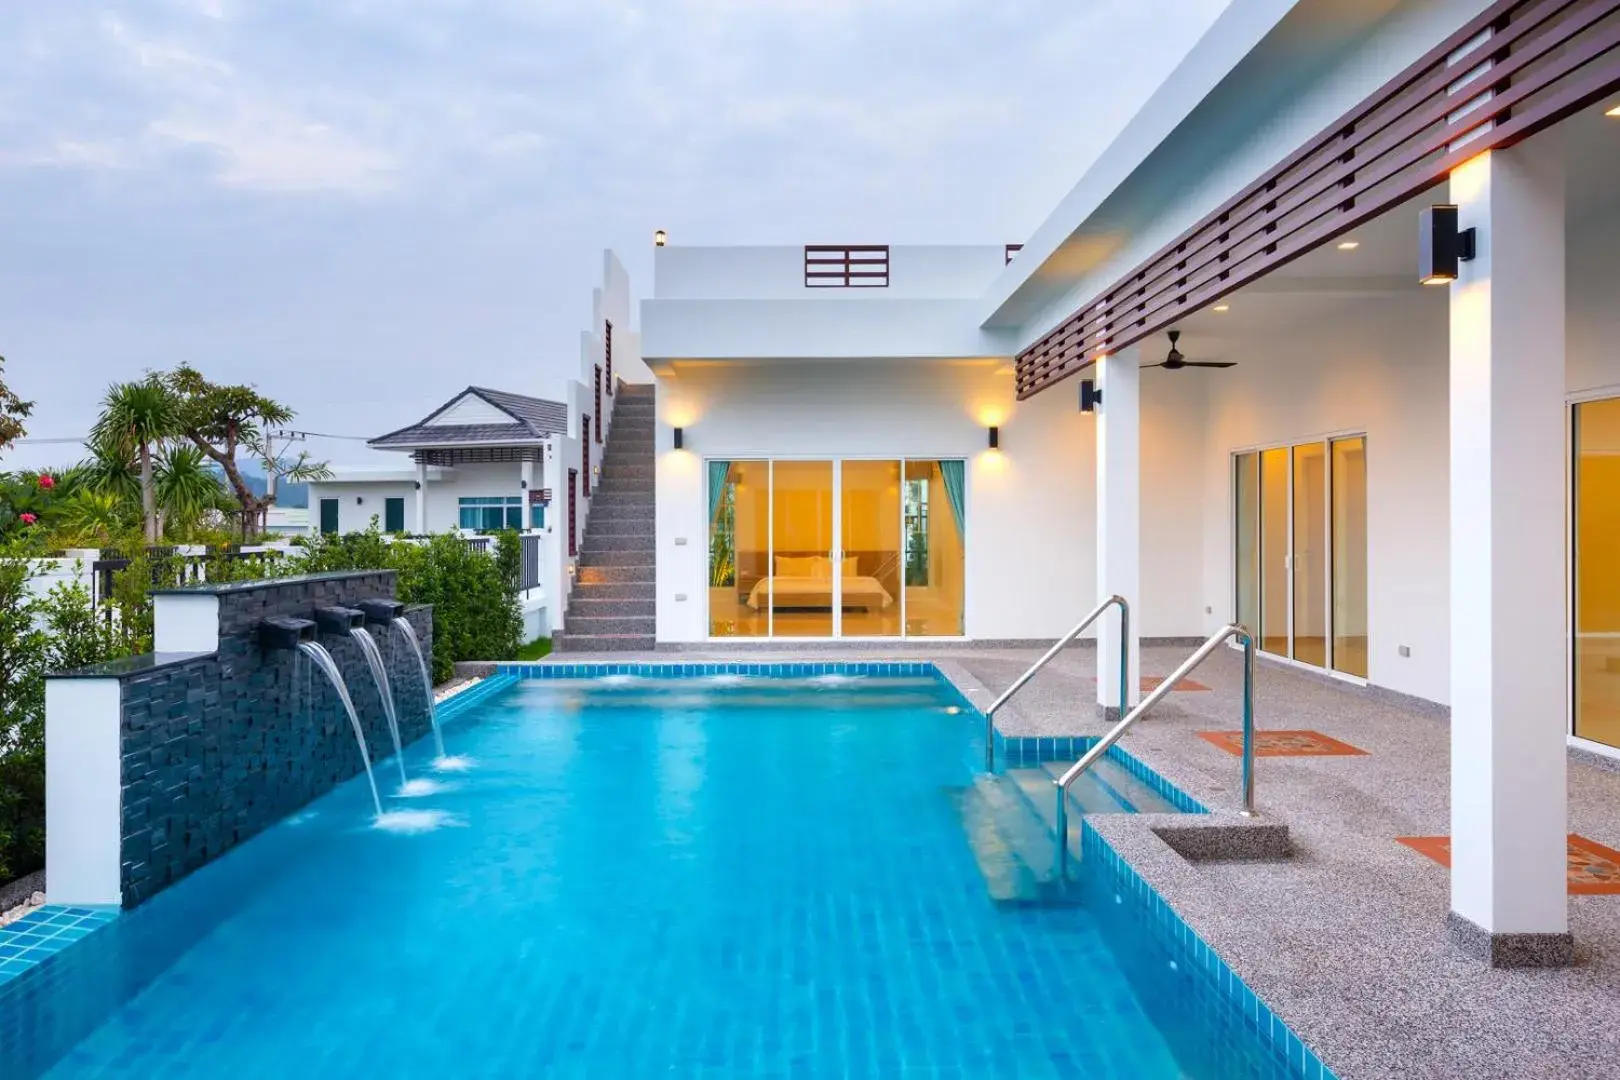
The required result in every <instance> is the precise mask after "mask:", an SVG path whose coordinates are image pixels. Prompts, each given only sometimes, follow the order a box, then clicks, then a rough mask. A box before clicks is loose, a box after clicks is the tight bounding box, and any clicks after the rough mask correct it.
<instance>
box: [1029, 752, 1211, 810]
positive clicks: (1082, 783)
mask: <svg viewBox="0 0 1620 1080" xmlns="http://www.w3.org/2000/svg"><path fill="white" fill-rule="evenodd" d="M1069 765H1070V762H1067V761H1049V762H1047V763H1046V765H1045V766H1044V769H1045V771H1046V773H1047V775H1048V776H1050V777H1052V778H1053V779H1056V778H1057V777H1059V776H1062V775H1063V773H1064V771H1065V770H1066V769H1068V767H1069ZM1069 791H1070V794H1071V795H1075V796H1081V797H1086V796H1089V795H1092V794H1093V793H1098V792H1099V791H1100V793H1101V795H1103V796H1104V797H1105V798H1099V799H1095V800H1094V801H1095V802H1096V803H1097V805H1098V808H1097V809H1088V810H1087V813H1101V814H1117V813H1126V814H1175V813H1179V811H1178V810H1177V809H1176V806H1175V804H1174V803H1172V802H1170V800H1168V799H1166V798H1165V797H1164V796H1163V795H1160V794H1159V793H1158V792H1157V791H1154V790H1153V789H1152V788H1151V787H1149V786H1148V785H1147V784H1146V783H1144V782H1143V781H1141V780H1140V779H1138V778H1137V777H1136V776H1135V775H1134V774H1133V773H1132V772H1131V771H1130V770H1129V769H1127V768H1126V767H1125V766H1124V765H1121V764H1120V763H1119V762H1117V761H1114V760H1113V759H1111V758H1108V757H1104V758H1101V759H1100V760H1099V761H1098V762H1097V763H1096V764H1095V765H1093V766H1092V767H1091V768H1089V769H1087V770H1086V775H1085V776H1082V777H1081V778H1080V779H1079V780H1077V781H1076V782H1075V784H1074V786H1073V787H1071V788H1070V789H1069Z"/></svg>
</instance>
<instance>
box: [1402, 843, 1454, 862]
mask: <svg viewBox="0 0 1620 1080" xmlns="http://www.w3.org/2000/svg"><path fill="white" fill-rule="evenodd" d="M1395 842H1396V843H1399V844H1405V845H1406V846H1407V847H1409V848H1411V849H1412V850H1413V851H1415V852H1417V853H1418V854H1419V855H1427V856H1428V857H1429V858H1431V859H1433V860H1434V861H1435V862H1437V863H1439V864H1440V865H1441V866H1447V867H1449V866H1450V865H1451V837H1449V836H1397V837H1396V838H1395Z"/></svg>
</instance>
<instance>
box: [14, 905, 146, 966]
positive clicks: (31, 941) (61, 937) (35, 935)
mask: <svg viewBox="0 0 1620 1080" xmlns="http://www.w3.org/2000/svg"><path fill="white" fill-rule="evenodd" d="M117 917H118V911H117V909H116V908H91V907H63V906H62V905H60V904H46V905H45V906H44V907H39V908H35V909H34V910H33V911H30V912H29V913H28V914H27V915H24V916H23V917H22V918H20V919H18V920H17V921H16V922H14V923H10V924H8V925H6V926H3V927H0V983H4V982H7V981H8V980H10V979H14V978H16V977H17V976H18V975H21V974H22V973H23V972H24V971H27V970H28V969H29V968H31V967H33V966H34V965H35V964H38V963H40V962H41V961H43V960H45V959H47V958H49V957H51V956H53V955H55V954H56V953H59V952H61V951H62V950H63V949H65V948H67V947H68V946H69V945H71V944H73V943H74V942H75V941H79V940H81V939H82V938H84V937H86V936H87V935H89V934H90V933H92V932H93V931H95V930H96V929H98V928H99V927H102V926H105V925H107V924H108V923H110V922H112V921H113V919H115V918H117Z"/></svg>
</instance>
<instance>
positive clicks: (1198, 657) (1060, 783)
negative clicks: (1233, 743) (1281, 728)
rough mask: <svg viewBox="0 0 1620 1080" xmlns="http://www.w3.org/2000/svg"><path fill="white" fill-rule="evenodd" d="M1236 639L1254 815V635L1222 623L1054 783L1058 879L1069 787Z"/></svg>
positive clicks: (1065, 848) (1247, 812)
mask: <svg viewBox="0 0 1620 1080" xmlns="http://www.w3.org/2000/svg"><path fill="white" fill-rule="evenodd" d="M1233 638H1236V639H1237V640H1238V642H1239V643H1241V644H1242V646H1243V808H1242V810H1241V811H1240V813H1242V815H1243V816H1244V817H1255V816H1256V814H1255V811H1254V635H1253V634H1251V633H1250V632H1249V631H1248V629H1247V628H1245V627H1243V626H1240V625H1238V624H1237V623H1233V624H1231V625H1230V626H1223V627H1222V628H1221V629H1219V630H1217V631H1216V632H1215V633H1214V634H1211V635H1210V637H1209V640H1208V641H1205V642H1204V643H1203V644H1202V645H1200V646H1198V649H1197V651H1196V652H1194V653H1193V654H1192V655H1191V656H1189V657H1187V659H1186V660H1185V661H1183V662H1182V665H1181V666H1180V667H1178V668H1176V670H1175V671H1172V672H1171V673H1170V674H1169V675H1168V676H1166V678H1165V680H1164V681H1163V682H1162V683H1160V684H1159V685H1158V686H1156V687H1154V688H1153V692H1152V693H1151V694H1149V695H1148V696H1147V697H1145V698H1143V699H1142V704H1140V705H1138V706H1137V707H1136V708H1134V709H1132V710H1131V711H1130V712H1129V713H1127V714H1125V715H1124V716H1122V717H1121V718H1120V721H1119V723H1117V724H1115V725H1114V726H1113V727H1112V728H1110V729H1109V730H1108V734H1106V735H1104V736H1103V737H1102V738H1100V739H1098V740H1097V742H1096V743H1095V745H1093V746H1092V747H1091V749H1089V750H1087V751H1086V752H1085V755H1084V756H1082V757H1081V758H1080V760H1079V761H1077V762H1075V763H1074V764H1073V765H1071V766H1069V768H1068V770H1067V771H1066V772H1064V774H1063V775H1062V776H1060V777H1058V778H1057V779H1055V780H1053V781H1052V783H1053V785H1054V786H1056V788H1057V868H1058V879H1059V880H1062V879H1063V878H1064V877H1066V876H1067V871H1068V866H1067V864H1068V859H1069V786H1070V785H1071V784H1073V783H1074V782H1075V781H1076V780H1078V779H1080V777H1082V776H1084V775H1085V774H1086V770H1088V769H1090V768H1091V767H1092V766H1093V765H1095V764H1096V763H1097V761H1098V759H1100V758H1101V757H1102V756H1103V755H1104V754H1106V753H1108V750H1109V748H1110V747H1112V746H1113V745H1114V744H1115V743H1117V742H1118V741H1119V740H1120V738H1121V737H1122V736H1123V735H1124V734H1125V733H1126V732H1127V731H1129V730H1130V729H1131V727H1132V725H1134V724H1135V723H1136V722H1137V721H1138V720H1140V719H1142V717H1144V716H1146V715H1147V714H1148V712H1149V710H1151V709H1152V708H1153V707H1154V706H1155V705H1157V704H1158V703H1159V702H1161V701H1163V700H1164V698H1165V696H1166V695H1167V694H1169V693H1170V691H1172V690H1174V689H1175V688H1176V686H1177V685H1178V684H1179V683H1180V682H1181V680H1183V679H1185V678H1186V677H1187V676H1188V675H1190V674H1192V672H1193V670H1194V669H1195V668H1197V667H1198V665H1199V664H1202V663H1203V662H1204V661H1205V660H1207V659H1209V656H1210V654H1211V653H1213V652H1214V651H1215V650H1216V649H1218V648H1219V647H1220V646H1221V645H1222V644H1224V643H1225V642H1227V641H1228V640H1230V639H1233Z"/></svg>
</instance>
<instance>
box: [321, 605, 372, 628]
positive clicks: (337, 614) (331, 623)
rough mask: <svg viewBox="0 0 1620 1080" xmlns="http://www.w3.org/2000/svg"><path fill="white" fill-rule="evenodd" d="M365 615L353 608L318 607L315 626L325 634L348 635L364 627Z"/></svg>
mask: <svg viewBox="0 0 1620 1080" xmlns="http://www.w3.org/2000/svg"><path fill="white" fill-rule="evenodd" d="M365 622H366V616H365V613H364V612H362V611H359V610H357V609H355V608H352V607H318V608H316V609H315V626H316V627H317V628H318V629H319V630H320V632H321V633H323V634H347V633H348V632H349V631H350V630H353V629H354V628H355V627H357V626H364V625H365Z"/></svg>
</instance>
